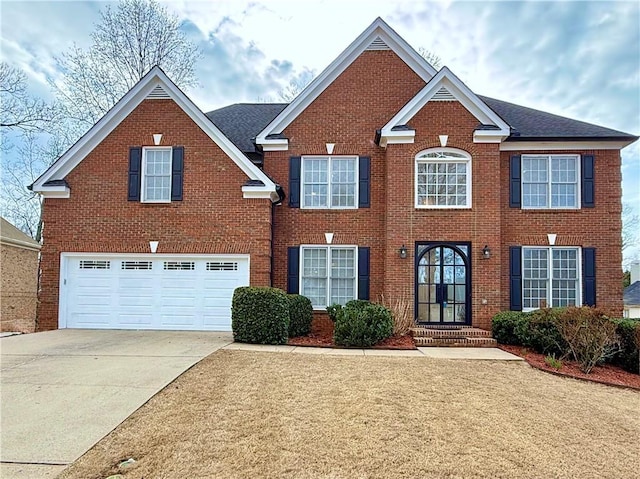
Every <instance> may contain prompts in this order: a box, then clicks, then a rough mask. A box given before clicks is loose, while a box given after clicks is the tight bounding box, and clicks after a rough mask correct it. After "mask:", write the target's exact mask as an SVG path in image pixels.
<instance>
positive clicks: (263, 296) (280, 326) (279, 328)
mask: <svg viewBox="0 0 640 479" xmlns="http://www.w3.org/2000/svg"><path fill="white" fill-rule="evenodd" d="M231 328H232V329H233V339H234V340H235V341H239V342H242V343H257V344H285V343H286V342H287V338H288V332H289V300H288V299H287V294H286V293H285V292H284V291H282V290H281V289H277V288H252V287H248V286H243V287H240V288H236V289H235V291H234V292H233V300H232V303H231Z"/></svg>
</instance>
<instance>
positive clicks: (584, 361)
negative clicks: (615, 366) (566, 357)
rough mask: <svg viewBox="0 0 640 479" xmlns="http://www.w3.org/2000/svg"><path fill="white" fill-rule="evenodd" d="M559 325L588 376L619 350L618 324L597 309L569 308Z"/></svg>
mask: <svg viewBox="0 0 640 479" xmlns="http://www.w3.org/2000/svg"><path fill="white" fill-rule="evenodd" d="M556 324H557V326H558V330H559V331H560V334H562V337H563V338H564V340H565V341H566V342H567V344H568V345H569V349H570V351H571V354H572V355H573V357H574V358H575V360H576V361H577V362H578V364H579V365H580V370H581V371H582V372H584V373H586V374H589V373H590V372H591V370H592V369H593V368H594V367H595V366H596V365H597V364H599V363H602V362H603V361H604V360H605V359H607V358H609V357H611V356H613V355H615V353H616V352H617V350H618V335H617V334H616V325H615V324H614V323H613V322H612V321H611V320H610V319H609V318H607V317H606V316H605V315H604V314H603V313H602V312H601V311H599V310H598V309H596V308H590V307H587V306H583V307H581V308H575V307H571V308H567V309H566V310H565V311H563V312H562V313H561V314H560V316H559V317H558V319H557V320H556Z"/></svg>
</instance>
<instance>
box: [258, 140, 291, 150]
mask: <svg viewBox="0 0 640 479" xmlns="http://www.w3.org/2000/svg"><path fill="white" fill-rule="evenodd" d="M256 142H257V140H256ZM260 145H262V151H287V150H288V149H289V140H288V139H286V138H282V139H271V138H269V139H266V140H263V141H262V143H260Z"/></svg>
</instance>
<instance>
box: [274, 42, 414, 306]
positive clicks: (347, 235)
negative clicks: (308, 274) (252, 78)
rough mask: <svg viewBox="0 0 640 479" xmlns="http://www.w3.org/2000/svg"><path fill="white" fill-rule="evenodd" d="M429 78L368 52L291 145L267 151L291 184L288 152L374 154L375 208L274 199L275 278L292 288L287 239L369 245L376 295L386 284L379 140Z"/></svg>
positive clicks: (281, 178)
mask: <svg viewBox="0 0 640 479" xmlns="http://www.w3.org/2000/svg"><path fill="white" fill-rule="evenodd" d="M423 86H424V82H423V81H422V79H420V78H419V77H418V76H417V75H416V74H415V73H414V72H413V70H411V69H410V68H409V67H408V66H407V65H406V64H405V63H404V62H403V61H402V60H401V59H400V58H399V57H398V56H397V55H396V54H395V53H393V52H391V51H370V52H364V53H363V54H362V55H361V56H360V57H358V59H356V60H355V61H354V62H353V63H352V64H351V65H350V66H349V67H348V68H347V69H346V70H345V71H344V72H343V73H342V75H341V76H340V77H339V78H337V79H336V81H334V82H333V83H332V84H331V85H330V86H329V87H328V88H327V89H326V90H325V91H324V92H323V93H322V94H321V95H320V96H319V97H318V98H317V99H316V100H315V101H314V102H313V103H312V104H311V105H310V106H309V107H308V108H307V109H306V110H305V111H304V112H303V113H302V114H301V115H300V116H299V117H298V118H296V120H294V121H293V123H292V124H291V125H289V126H288V127H287V128H286V130H285V131H284V134H285V136H286V137H287V138H289V151H285V152H267V153H265V171H266V172H267V173H269V175H271V176H272V177H273V178H274V179H275V180H276V181H277V182H278V183H280V184H281V185H283V186H284V187H285V189H286V190H288V185H289V157H290V156H297V155H326V154H327V149H326V146H325V144H326V143H335V145H336V146H335V150H334V154H336V155H359V156H370V157H371V208H364V209H356V210H339V211H338V210H305V209H300V208H294V209H292V208H289V206H288V204H287V202H286V201H285V204H283V205H280V206H278V207H276V214H275V220H274V221H275V231H274V258H275V261H274V286H276V287H279V288H284V289H286V278H287V247H288V246H297V245H300V244H326V240H325V236H324V233H325V232H327V233H334V238H333V244H348V245H359V246H369V247H370V248H371V286H370V292H371V299H373V300H375V299H377V298H378V297H379V295H380V294H381V293H382V291H383V286H384V273H383V272H384V264H383V261H384V260H383V257H384V248H385V235H384V233H383V232H384V230H385V217H386V215H385V196H386V193H387V188H386V181H385V176H386V167H387V166H386V161H385V157H384V155H385V152H384V149H382V148H380V147H378V146H377V145H376V144H375V142H374V139H375V132H376V129H379V128H381V127H382V126H384V124H385V123H386V122H387V121H389V120H390V119H391V118H392V117H393V115H395V114H396V113H397V112H398V110H400V108H402V106H403V105H404V104H405V103H406V102H407V101H409V99H411V98H412V97H413V96H414V95H415V94H416V93H417V92H418V91H419V90H420V89H421V88H422V87H423Z"/></svg>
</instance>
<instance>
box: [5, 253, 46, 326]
mask: <svg viewBox="0 0 640 479" xmlns="http://www.w3.org/2000/svg"><path fill="white" fill-rule="evenodd" d="M0 255H1V257H2V260H1V261H0V264H1V271H2V284H1V286H0V287H1V290H0V291H1V292H2V294H1V298H0V305H1V307H2V309H1V311H0V318H2V319H1V320H0V331H19V332H22V333H31V332H33V331H34V330H35V325H36V305H37V302H38V297H37V294H38V255H39V252H38V251H36V250H34V249H26V248H22V247H18V246H15V245H11V244H4V243H2V245H0Z"/></svg>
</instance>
